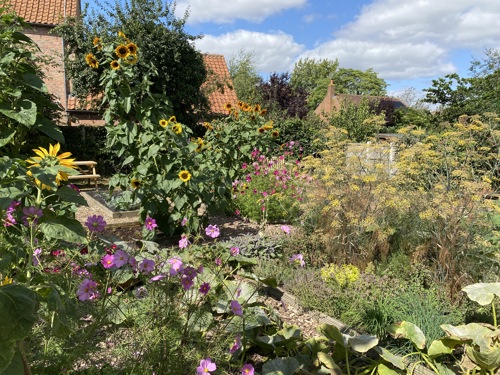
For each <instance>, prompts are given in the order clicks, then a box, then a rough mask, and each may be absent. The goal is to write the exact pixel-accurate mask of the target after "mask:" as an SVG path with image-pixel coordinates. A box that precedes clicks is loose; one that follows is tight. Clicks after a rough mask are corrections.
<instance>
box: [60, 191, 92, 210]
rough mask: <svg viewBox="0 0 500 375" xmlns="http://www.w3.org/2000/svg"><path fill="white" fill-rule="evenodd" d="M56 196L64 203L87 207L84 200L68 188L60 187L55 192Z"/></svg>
mask: <svg viewBox="0 0 500 375" xmlns="http://www.w3.org/2000/svg"><path fill="white" fill-rule="evenodd" d="M56 195H57V196H58V197H59V198H61V200H63V201H65V202H71V203H75V204H79V205H81V206H87V207H88V203H87V201H86V200H85V198H84V197H83V196H82V195H81V194H80V193H79V192H77V191H76V190H75V189H72V188H70V187H68V186H62V187H61V188H60V189H59V190H57V192H56Z"/></svg>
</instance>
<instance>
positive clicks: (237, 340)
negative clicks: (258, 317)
mask: <svg viewBox="0 0 500 375" xmlns="http://www.w3.org/2000/svg"><path fill="white" fill-rule="evenodd" d="M239 348H241V333H238V334H237V335H236V337H235V338H234V342H233V345H232V346H231V349H229V353H231V354H234V353H236V351H237V350H238V349H239Z"/></svg>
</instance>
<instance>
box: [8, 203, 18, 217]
mask: <svg viewBox="0 0 500 375" xmlns="http://www.w3.org/2000/svg"><path fill="white" fill-rule="evenodd" d="M20 204H21V202H19V201H12V202H11V203H10V204H9V207H7V213H8V214H11V213H13V212H14V211H15V210H16V208H17V206H19V205H20Z"/></svg>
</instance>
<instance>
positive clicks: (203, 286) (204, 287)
mask: <svg viewBox="0 0 500 375" xmlns="http://www.w3.org/2000/svg"><path fill="white" fill-rule="evenodd" d="M209 290H210V284H209V283H203V284H201V285H200V290H199V292H200V293H201V294H203V295H204V296H206V295H207V293H208V291H209Z"/></svg>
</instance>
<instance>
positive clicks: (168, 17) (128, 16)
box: [57, 0, 207, 124]
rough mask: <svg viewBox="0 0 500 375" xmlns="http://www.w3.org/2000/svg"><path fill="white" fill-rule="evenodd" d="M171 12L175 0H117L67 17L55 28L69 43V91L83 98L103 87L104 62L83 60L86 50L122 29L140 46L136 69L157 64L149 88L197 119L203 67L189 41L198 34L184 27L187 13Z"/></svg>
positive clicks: (182, 116)
mask: <svg viewBox="0 0 500 375" xmlns="http://www.w3.org/2000/svg"><path fill="white" fill-rule="evenodd" d="M108 5H109V4H108ZM174 12H175V2H174V3H169V2H164V1H162V0H126V1H125V2H122V1H118V0H116V1H115V4H114V6H109V7H108V8H104V7H103V6H101V7H100V12H99V13H96V12H93V13H92V15H91V16H88V14H87V13H86V12H84V17H83V18H82V19H70V20H69V21H67V22H66V23H65V24H63V25H61V26H60V27H58V28H57V32H58V34H59V35H61V36H62V37H63V38H64V40H65V42H66V46H67V48H66V51H65V52H66V66H67V71H68V78H69V79H71V81H72V87H73V94H74V95H76V96H77V97H79V98H85V97H86V96H87V94H89V93H91V94H97V93H100V92H102V87H100V86H99V77H100V76H101V74H102V72H103V71H104V69H107V68H108V67H102V66H100V67H98V69H93V68H91V67H89V66H88V65H87V64H86V62H85V56H86V55H87V54H88V53H89V51H92V50H94V51H95V50H96V48H99V46H100V43H101V42H102V43H109V42H111V41H112V40H115V39H116V36H117V35H118V33H119V32H122V33H124V35H125V37H130V38H131V39H133V40H134V41H135V43H136V44H137V45H138V47H139V49H140V53H141V56H142V59H141V60H140V61H138V63H137V64H138V67H139V68H140V70H141V71H142V72H143V73H145V72H147V71H149V69H150V64H151V65H153V66H154V67H155V68H156V70H157V77H156V79H155V81H154V82H153V83H152V85H151V88H150V89H151V92H152V93H154V94H160V95H163V96H166V97H168V98H169V99H170V100H171V106H172V110H173V112H174V113H175V114H176V116H177V117H178V119H179V120H180V121H182V122H184V123H186V124H194V123H196V120H197V116H198V115H197V113H198V114H199V113H200V109H206V108H207V100H206V97H205V96H204V95H203V92H202V91H201V89H200V87H201V85H202V84H203V82H204V81H205V79H206V69H205V65H204V62H203V56H202V54H201V53H200V52H198V51H197V50H196V49H195V48H194V46H193V42H194V41H195V40H196V39H198V38H200V36H193V35H190V34H188V33H186V32H185V31H184V25H185V23H186V20H187V14H185V15H184V18H182V19H179V18H176V17H175V15H174ZM96 38H98V39H96ZM142 46H147V48H146V47H144V48H141V47H142Z"/></svg>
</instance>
